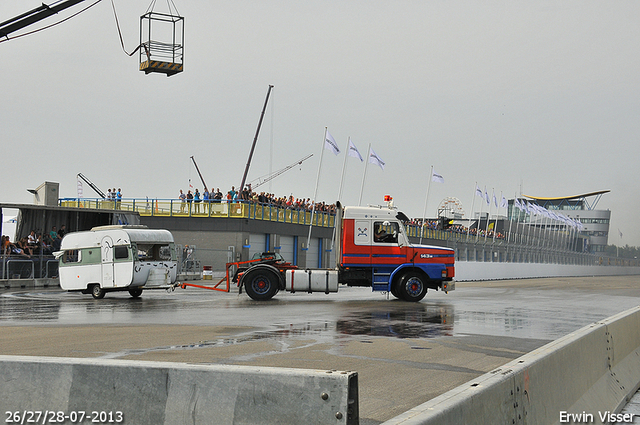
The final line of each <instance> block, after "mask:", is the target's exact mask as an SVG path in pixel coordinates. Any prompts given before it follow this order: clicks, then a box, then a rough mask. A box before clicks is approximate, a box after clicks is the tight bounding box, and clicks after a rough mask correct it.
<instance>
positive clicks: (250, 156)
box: [238, 85, 273, 192]
mask: <svg viewBox="0 0 640 425" xmlns="http://www.w3.org/2000/svg"><path fill="white" fill-rule="evenodd" d="M272 88H273V86H272V85H269V90H267V98H266V99H265V100H264V106H263V107H262V113H261V114H260V121H258V128H257V129H256V135H255V137H254V138H253V144H252V145H251V152H249V160H248V161H247V166H246V167H245V169H244V175H243V176H242V183H241V184H240V188H238V190H239V191H240V192H242V190H243V189H244V183H245V182H246V181H247V174H248V173H249V166H250V165H251V158H252V157H253V151H254V150H255V148H256V142H257V141H258V134H260V127H261V126H262V119H263V118H264V111H265V110H266V109H267V103H268V102H269V95H270V94H271V89H272Z"/></svg>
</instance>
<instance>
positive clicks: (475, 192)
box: [467, 182, 478, 243]
mask: <svg viewBox="0 0 640 425" xmlns="http://www.w3.org/2000/svg"><path fill="white" fill-rule="evenodd" d="M476 196H478V182H476V188H475V189H474V191H473V198H471V213H470V214H469V225H468V226H467V243H469V230H471V220H473V207H474V205H475V203H476Z"/></svg>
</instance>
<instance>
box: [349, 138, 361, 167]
mask: <svg viewBox="0 0 640 425" xmlns="http://www.w3.org/2000/svg"><path fill="white" fill-rule="evenodd" d="M349 156H352V157H354V158H358V159H359V160H360V162H362V161H364V159H362V155H360V152H359V151H358V148H356V145H354V144H353V142H352V141H351V139H349Z"/></svg>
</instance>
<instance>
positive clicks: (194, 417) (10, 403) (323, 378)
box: [0, 356, 358, 425]
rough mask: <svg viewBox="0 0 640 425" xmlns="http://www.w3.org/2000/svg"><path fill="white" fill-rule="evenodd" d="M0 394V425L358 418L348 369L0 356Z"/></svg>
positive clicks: (345, 420)
mask: <svg viewBox="0 0 640 425" xmlns="http://www.w3.org/2000/svg"><path fill="white" fill-rule="evenodd" d="M0 395H1V397H0V413H2V414H3V415H4V419H5V423H28V422H29V421H28V419H32V420H33V419H35V417H34V415H35V414H32V413H29V412H41V413H40V416H41V417H40V418H39V421H37V423H43V422H42V421H43V417H42V415H44V414H45V411H48V412H49V413H48V415H49V416H51V415H52V412H56V413H55V414H53V416H55V417H56V418H59V417H57V416H56V415H58V413H57V412H62V415H67V416H69V415H74V416H75V418H73V417H69V418H68V419H67V422H65V423H90V422H91V420H92V419H93V417H94V416H96V415H97V417H98V418H99V419H100V418H102V419H104V418H107V419H111V420H101V421H96V422H98V423H127V424H138V425H144V424H166V425H175V424H207V425H209V424H305V425H306V424H357V423H358V375H357V373H355V372H339V371H316V370H303V369H283V368H268V367H248V366H223V365H192V364H184V363H167V362H148V361H126V360H97V359H71V358H51V357H23V356H0ZM7 412H10V413H7ZM94 412H96V413H94ZM102 412H104V413H102ZM118 412H121V413H118ZM25 415H27V416H28V417H26V418H25ZM81 415H82V416H84V417H85V418H86V419H85V420H84V421H81V420H79V419H80V416H81ZM118 418H120V419H123V420H120V421H117V420H116V419H118ZM7 419H9V421H8V420H7ZM32 422H33V421H32ZM54 422H62V421H59V420H54ZM44 423H50V422H44ZM51 423H53V422H51Z"/></svg>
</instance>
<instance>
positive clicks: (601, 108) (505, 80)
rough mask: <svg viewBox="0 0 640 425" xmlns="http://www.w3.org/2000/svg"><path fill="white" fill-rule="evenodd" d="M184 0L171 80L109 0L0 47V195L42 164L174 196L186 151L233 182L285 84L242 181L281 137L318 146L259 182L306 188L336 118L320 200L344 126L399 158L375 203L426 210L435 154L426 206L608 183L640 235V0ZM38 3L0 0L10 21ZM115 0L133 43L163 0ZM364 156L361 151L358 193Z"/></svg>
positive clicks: (626, 224)
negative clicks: (154, 67) (154, 70)
mask: <svg viewBox="0 0 640 425" xmlns="http://www.w3.org/2000/svg"><path fill="white" fill-rule="evenodd" d="M174 2H175V5H176V6H177V7H178V10H179V12H180V14H181V15H183V16H184V17H185V33H186V35H185V60H184V64H185V66H184V72H183V73H181V74H178V75H175V76H172V77H170V78H167V77H165V76H163V75H159V74H156V75H145V74H144V73H143V72H140V71H138V60H137V55H135V56H134V57H128V56H127V55H125V54H124V53H123V52H122V49H121V48H120V44H119V39H118V34H117V30H116V26H115V22H114V17H113V12H112V9H111V4H110V2H108V1H102V2H101V3H99V4H98V5H96V6H95V7H93V8H91V9H89V10H88V11H86V12H84V13H83V14H81V15H79V16H77V17H75V18H73V19H71V20H70V21H67V22H65V23H63V24H61V25H59V26H57V27H54V28H51V29H48V30H45V31H43V32H40V33H38V34H34V35H30V36H27V37H23V38H19V39H16V40H11V41H7V42H4V43H0V55H1V57H2V64H3V66H2V67H1V68H0V93H2V98H3V102H2V106H1V107H0V108H1V109H0V117H2V118H1V119H2V132H1V133H0V134H1V136H0V137H1V138H2V144H1V146H2V155H1V157H2V159H3V167H2V168H3V176H4V180H5V182H4V183H3V184H2V189H1V192H0V201H2V202H16V203H22V202H24V203H30V202H32V195H30V194H29V193H28V192H27V191H26V189H28V188H35V187H37V186H38V185H39V184H41V183H42V182H44V181H45V180H48V181H55V182H59V183H60V185H61V187H60V191H61V196H63V197H75V196H76V175H77V173H79V172H81V173H83V174H85V175H86V176H87V177H89V178H90V179H91V180H92V181H93V182H95V183H96V184H97V185H98V186H99V187H100V188H102V189H103V190H104V191H106V189H107V188H108V187H121V188H122V189H123V193H124V196H125V197H145V196H149V197H153V198H156V197H157V198H159V199H166V198H175V197H176V196H177V194H178V191H179V189H183V190H185V191H186V190H187V189H188V184H189V183H188V182H189V179H191V180H192V182H193V185H194V186H195V187H197V188H199V189H200V190H202V187H201V186H202V185H201V184H200V182H199V179H198V176H197V173H196V171H195V168H194V167H193V165H192V163H191V160H190V159H189V158H190V156H191V155H194V156H195V158H196V161H197V162H198V165H199V167H200V170H201V171H202V173H203V175H204V177H205V180H206V181H207V184H208V185H209V186H214V187H220V188H221V189H222V190H223V191H226V190H228V189H229V188H230V187H231V186H232V185H234V186H236V187H237V186H238V185H239V183H240V181H241V179H242V173H243V171H244V166H245V164H246V160H247V156H248V153H249V148H250V144H251V141H252V140H253V136H254V133H255V130H256V126H257V123H258V118H259V115H260V110H261V108H262V105H263V102H264V98H265V95H266V92H267V87H268V85H269V84H273V85H274V86H275V87H274V91H273V97H272V101H271V102H270V104H269V108H268V110H267V114H266V116H265V123H264V125H263V128H262V132H261V134H260V139H259V141H258V147H257V149H256V153H255V157H254V162H253V164H252V167H251V170H250V173H249V179H248V180H253V179H255V178H257V177H259V176H262V175H265V174H267V173H268V172H269V169H270V157H271V155H270V149H271V152H272V154H273V155H272V156H273V161H272V163H271V169H272V170H273V171H276V170H278V169H280V168H283V167H285V166H286V165H288V164H290V163H292V162H294V161H295V160H298V159H300V158H302V157H304V156H306V155H308V154H310V153H313V154H314V156H313V158H312V159H309V160H308V161H306V162H304V163H303V165H302V166H301V167H296V168H295V169H293V170H291V171H289V172H287V173H286V174H283V175H282V176H281V177H279V178H277V179H275V180H273V182H272V184H271V188H270V189H269V185H268V184H265V185H263V186H261V187H260V188H259V190H262V189H263V188H264V190H270V191H271V192H273V193H275V194H276V195H278V196H284V195H289V194H293V195H294V196H295V197H305V198H306V197H312V196H313V191H314V185H315V181H316V174H317V170H318V161H319V159H320V152H321V146H322V139H323V134H324V128H325V126H327V127H328V128H329V131H330V133H331V134H332V135H333V137H334V138H335V140H336V141H337V143H338V144H339V146H340V148H341V149H342V151H343V153H342V154H341V155H340V156H338V157H335V156H334V155H333V154H332V153H331V152H329V151H325V155H324V160H323V167H322V173H321V181H320V185H319V191H318V199H319V200H324V201H327V202H334V201H335V199H336V197H337V193H338V185H339V182H340V172H341V170H342V164H343V158H344V157H343V156H342V155H343V154H344V151H345V148H346V143H347V137H349V136H350V137H351V138H352V140H353V142H354V143H355V144H356V146H357V147H358V149H359V150H360V152H361V153H362V155H363V156H364V155H366V151H367V146H368V144H369V143H371V145H372V148H373V149H374V150H375V151H376V153H377V154H378V155H379V156H380V157H381V158H382V159H383V160H384V161H385V162H386V167H385V169H384V171H383V170H381V169H380V168H378V167H376V166H374V165H373V164H369V168H368V170H367V178H366V182H365V191H364V197H363V204H367V203H376V204H379V203H382V199H383V196H384V195H385V194H390V195H392V196H393V197H394V200H395V203H396V205H397V206H398V207H399V208H400V209H401V210H403V211H404V212H405V213H407V215H409V216H413V217H417V216H420V215H422V211H423V208H424V201H425V194H426V190H427V183H428V180H429V169H430V167H431V166H432V165H433V166H434V168H435V170H436V172H438V173H439V174H441V175H442V176H443V177H444V179H445V183H444V184H438V183H432V184H431V191H430V194H429V204H428V211H427V214H428V215H430V216H435V214H436V208H437V206H438V204H439V202H440V201H441V200H442V199H443V198H445V197H447V196H452V197H456V198H459V199H460V200H461V201H462V203H463V205H464V209H465V211H466V213H467V214H469V213H470V212H471V205H472V201H473V196H474V190H475V185H476V182H477V183H478V185H479V186H480V187H481V188H482V189H484V187H485V186H486V188H487V190H488V191H489V194H491V191H492V190H493V189H495V191H496V194H497V195H496V196H499V194H500V192H501V191H502V192H503V193H504V195H505V196H506V197H507V198H512V197H513V196H514V195H515V194H516V193H519V192H520V188H521V187H522V192H523V193H524V194H526V195H532V196H548V197H558V196H567V195H575V194H579V193H585V192H592V191H597V190H607V189H608V190H611V193H609V194H606V195H604V196H603V198H602V200H601V201H600V203H599V205H598V208H600V209H610V210H611V211H612V222H611V233H610V238H609V243H614V244H618V245H624V244H630V245H636V246H637V245H640V221H639V220H637V219H636V216H637V212H638V211H639V210H640V199H639V197H638V190H637V181H638V177H639V174H640V171H639V167H638V160H637V157H638V153H639V149H640V148H639V144H638V140H637V139H638V134H639V130H640V120H639V119H638V118H639V117H638V115H639V112H640V96H639V94H640V93H639V92H640V72H639V71H640V66H639V65H640V55H639V51H640V49H639V47H640V26H638V22H639V20H640V19H639V18H640V3H638V2H634V1H616V2H606V1H563V2H558V1H536V2H525V1H509V2H506V1H504V2H492V1H489V2H475V1H397V0H396V1H387V2H382V1H332V0H324V1H314V0H308V1H304V2H301V1H271V2H270V1H262V2H258V1H242V0H234V1H215V2H204V1H198V2H195V1H189V2H185V1H180V0H174ZM85 3H87V4H89V3H90V0H89V1H87V2H85ZM157 3H158V4H157V5H156V8H155V10H156V11H160V12H165V11H166V10H167V9H166V2H162V1H158V2H157ZM39 4H40V2H36V1H31V0H28V1H24V0H23V1H16V0H5V1H3V2H2V4H1V5H0V21H4V20H7V19H9V18H11V17H13V16H16V15H18V14H20V13H23V12H25V11H26V10H28V9H30V8H33V7H36V6H38V5H39ZM115 4H116V7H117V11H118V18H119V20H120V25H121V28H122V30H123V36H124V40H125V44H126V47H127V50H129V51H131V50H133V49H134V48H135V47H136V45H137V44H138V42H139V35H138V34H139V28H138V25H139V17H140V15H142V14H143V13H145V11H146V10H147V7H148V5H149V2H148V1H137V0H135V1H134V0H128V1H126V2H125V1H123V0H115ZM81 7H83V5H80V6H76V7H74V8H72V9H70V10H71V11H73V12H75V11H77V10H79V9H80V8H81ZM68 15H69V13H63V14H61V15H60V16H59V17H54V18H51V19H50V20H48V21H46V23H50V22H54V21H56V20H58V19H60V18H63V17H66V16H68ZM36 27H38V25H35V26H33V27H31V28H30V29H33V28H36ZM363 167H364V164H363V163H360V162H359V161H358V160H356V159H355V158H348V162H347V175H346V182H345V189H344V195H343V202H344V203H346V204H354V203H357V202H358V197H359V193H360V186H361V181H362V174H363V169H364V168H363ZM85 196H87V197H92V196H95V195H94V194H93V193H92V191H91V189H90V188H88V187H86V186H85ZM477 200H479V198H477ZM475 206H476V208H475V209H476V210H478V209H479V207H478V202H476V203H475ZM494 210H495V209H494ZM485 211H486V207H485ZM618 229H620V231H621V232H622V233H623V234H624V236H623V238H622V239H620V237H619V235H618Z"/></svg>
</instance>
